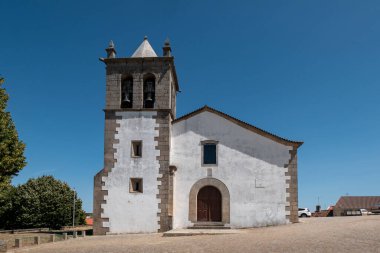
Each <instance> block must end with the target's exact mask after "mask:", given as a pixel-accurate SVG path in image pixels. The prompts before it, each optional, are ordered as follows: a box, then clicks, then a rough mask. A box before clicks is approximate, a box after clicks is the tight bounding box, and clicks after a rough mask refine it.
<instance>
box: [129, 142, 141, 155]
mask: <svg viewBox="0 0 380 253" xmlns="http://www.w3.org/2000/svg"><path fill="white" fill-rule="evenodd" d="M131 149H132V153H131V155H132V157H142V141H132V144H131Z"/></svg>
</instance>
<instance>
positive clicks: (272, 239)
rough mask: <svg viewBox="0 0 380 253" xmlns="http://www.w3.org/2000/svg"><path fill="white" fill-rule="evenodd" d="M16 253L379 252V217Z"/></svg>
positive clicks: (117, 239) (99, 239)
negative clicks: (224, 233) (237, 232)
mask: <svg viewBox="0 0 380 253" xmlns="http://www.w3.org/2000/svg"><path fill="white" fill-rule="evenodd" d="M17 252H30V253H34V252H36V253H37V252H39V253H46V252H54V253H64V252H65V253H66V252H67V253H72V252H78V253H81V252H91V253H121V252H167V253H169V252H184V253H190V252H197V253H202V252H205V253H206V252H360V253H362V252H378V253H380V215H377V216H356V217H332V218H306V219H301V220H300V223H297V224H290V225H284V226H276V227H265V228H255V229H245V230H244V231H243V233H240V234H229V235H199V236H185V237H162V234H135V235H115V236H92V237H86V238H79V239H75V240H69V241H65V242H56V243H50V244H45V245H41V246H35V247H29V248H25V249H22V250H19V251H17Z"/></svg>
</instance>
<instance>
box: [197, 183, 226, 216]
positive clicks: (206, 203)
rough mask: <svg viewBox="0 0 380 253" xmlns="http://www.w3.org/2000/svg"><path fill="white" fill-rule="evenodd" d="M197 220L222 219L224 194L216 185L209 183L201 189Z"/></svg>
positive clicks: (198, 196)
mask: <svg viewBox="0 0 380 253" xmlns="http://www.w3.org/2000/svg"><path fill="white" fill-rule="evenodd" d="M197 221H222V194H221V193H220V191H219V190H218V189H217V188H216V187H214V186H210V185H209V186H205V187H203V188H201V189H200V190H199V192H198V195H197Z"/></svg>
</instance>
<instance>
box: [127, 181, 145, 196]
mask: <svg viewBox="0 0 380 253" xmlns="http://www.w3.org/2000/svg"><path fill="white" fill-rule="evenodd" d="M129 192H132V193H136V192H141V193H142V192H143V180H142V178H131V180H130V184H129Z"/></svg>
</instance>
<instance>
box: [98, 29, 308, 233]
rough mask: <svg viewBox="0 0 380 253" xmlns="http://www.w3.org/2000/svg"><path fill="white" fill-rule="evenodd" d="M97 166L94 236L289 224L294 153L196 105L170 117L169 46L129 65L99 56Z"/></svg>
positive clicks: (143, 51)
mask: <svg viewBox="0 0 380 253" xmlns="http://www.w3.org/2000/svg"><path fill="white" fill-rule="evenodd" d="M106 51H107V58H101V59H100V60H101V61H102V62H104V63H105V65H106V106H105V109H104V111H105V132H104V167H103V169H102V170H101V171H99V172H98V173H97V174H96V175H95V178H94V234H95V235H105V234H118V233H151V232H165V231H168V230H171V229H176V228H186V227H192V226H203V225H217V226H228V227H232V228H246V227H260V226H268V225H279V224H286V223H289V222H297V221H298V179H297V149H298V148H299V147H300V146H301V145H302V142H298V141H290V140H287V139H284V138H281V137H279V136H277V135H274V134H271V133H269V132H267V131H264V130H262V129H259V128H257V127H255V126H253V125H250V124H248V123H246V122H243V121H240V120H238V119H236V118H234V117H232V116H230V115H227V114H225V113H223V112H220V111H218V110H215V109H213V108H210V107H208V106H204V107H202V108H200V109H198V110H196V111H193V112H191V113H189V114H187V115H184V116H182V117H180V118H176V95H177V92H179V84H178V79H177V74H176V69H175V65H174V57H173V56H172V53H171V46H170V42H169V40H166V41H165V43H164V46H163V56H162V57H160V56H157V54H156V52H155V51H154V49H153V48H152V46H151V45H150V43H149V41H148V39H147V38H146V37H145V38H144V40H143V42H142V44H141V45H140V46H139V47H138V48H137V50H136V51H135V52H134V53H133V55H132V56H131V57H128V58H118V57H117V54H116V49H115V45H114V43H113V42H112V41H111V42H110V44H109V47H108V48H107V49H106Z"/></svg>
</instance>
